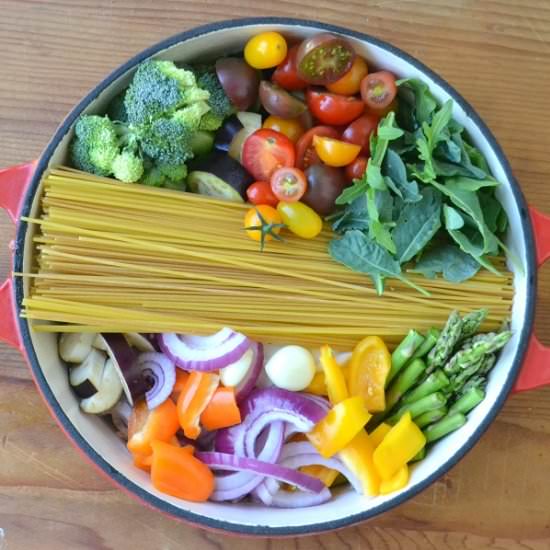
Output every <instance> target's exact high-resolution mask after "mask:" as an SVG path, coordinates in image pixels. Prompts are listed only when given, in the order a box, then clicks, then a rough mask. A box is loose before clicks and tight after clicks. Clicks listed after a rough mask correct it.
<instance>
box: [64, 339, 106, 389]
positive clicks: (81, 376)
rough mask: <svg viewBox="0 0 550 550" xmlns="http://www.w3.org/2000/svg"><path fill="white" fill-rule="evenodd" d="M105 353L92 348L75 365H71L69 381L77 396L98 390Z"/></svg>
mask: <svg viewBox="0 0 550 550" xmlns="http://www.w3.org/2000/svg"><path fill="white" fill-rule="evenodd" d="M106 361H107V354H106V353H105V352H103V351H101V350H98V349H95V348H92V351H91V352H90V353H89V354H88V357H86V359H84V361H82V363H80V365H78V366H77V367H72V368H71V372H70V374H69V383H70V384H71V386H72V387H73V389H74V391H75V393H76V394H77V395H78V396H79V397H91V396H92V395H94V393H96V392H98V391H99V388H100V386H101V379H102V377H103V369H104V368H105V362H106Z"/></svg>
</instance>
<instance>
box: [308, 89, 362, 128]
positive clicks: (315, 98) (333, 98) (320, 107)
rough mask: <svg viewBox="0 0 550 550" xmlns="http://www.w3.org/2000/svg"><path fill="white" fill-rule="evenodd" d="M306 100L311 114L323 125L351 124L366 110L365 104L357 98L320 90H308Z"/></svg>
mask: <svg viewBox="0 0 550 550" xmlns="http://www.w3.org/2000/svg"><path fill="white" fill-rule="evenodd" d="M306 100H307V105H308V107H309V110H310V111H311V114H312V115H313V116H314V117H315V118H317V119H318V120H320V121H321V122H322V123H323V124H332V125H338V124H349V123H350V122H351V121H352V120H355V119H356V118H357V117H358V116H360V115H362V114H363V111H364V110H365V104H364V103H363V102H362V101H361V100H360V99H358V98H356V97H348V96H345V95H338V94H330V93H327V92H323V91H319V90H312V89H310V90H308V91H307V94H306Z"/></svg>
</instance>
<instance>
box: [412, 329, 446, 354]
mask: <svg viewBox="0 0 550 550" xmlns="http://www.w3.org/2000/svg"><path fill="white" fill-rule="evenodd" d="M440 334H441V331H440V330H438V329H436V328H434V327H432V328H431V329H430V330H428V332H427V333H426V336H425V337H424V342H422V344H421V345H420V346H419V347H418V349H417V350H416V351H415V352H414V355H413V356H412V358H411V359H421V358H422V357H424V356H425V355H428V353H430V351H431V350H432V348H433V347H434V346H435V343H436V342H437V340H438V338H439V336H440Z"/></svg>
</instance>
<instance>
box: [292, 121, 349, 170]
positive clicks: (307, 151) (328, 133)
mask: <svg viewBox="0 0 550 550" xmlns="http://www.w3.org/2000/svg"><path fill="white" fill-rule="evenodd" d="M313 136H324V137H330V138H335V139H336V138H339V137H340V134H339V133H338V130H336V128H332V127H330V126H314V127H313V128H311V129H310V130H308V131H307V132H306V133H305V134H304V135H303V136H302V137H301V138H300V139H299V140H298V142H297V143H296V166H297V167H298V168H300V169H301V170H306V169H307V168H309V167H310V166H311V165H313V164H319V163H320V162H321V159H320V158H319V155H317V153H316V152H315V147H314V146H313Z"/></svg>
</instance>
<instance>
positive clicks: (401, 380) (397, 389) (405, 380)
mask: <svg viewBox="0 0 550 550" xmlns="http://www.w3.org/2000/svg"><path fill="white" fill-rule="evenodd" d="M425 370H426V363H424V361H422V359H415V360H414V361H412V362H411V363H410V364H409V365H407V366H406V367H405V370H403V372H401V374H399V376H398V377H397V378H396V379H395V380H394V381H393V383H392V385H391V386H390V388H389V389H388V391H387V392H386V411H390V410H391V409H392V408H393V407H394V405H395V404H396V403H397V402H398V401H399V400H400V399H401V396H402V395H403V394H404V393H405V392H406V391H408V390H410V389H411V388H412V387H413V386H414V385H415V384H416V382H417V381H418V379H419V378H420V377H421V376H422V374H423V373H424V371H425Z"/></svg>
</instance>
